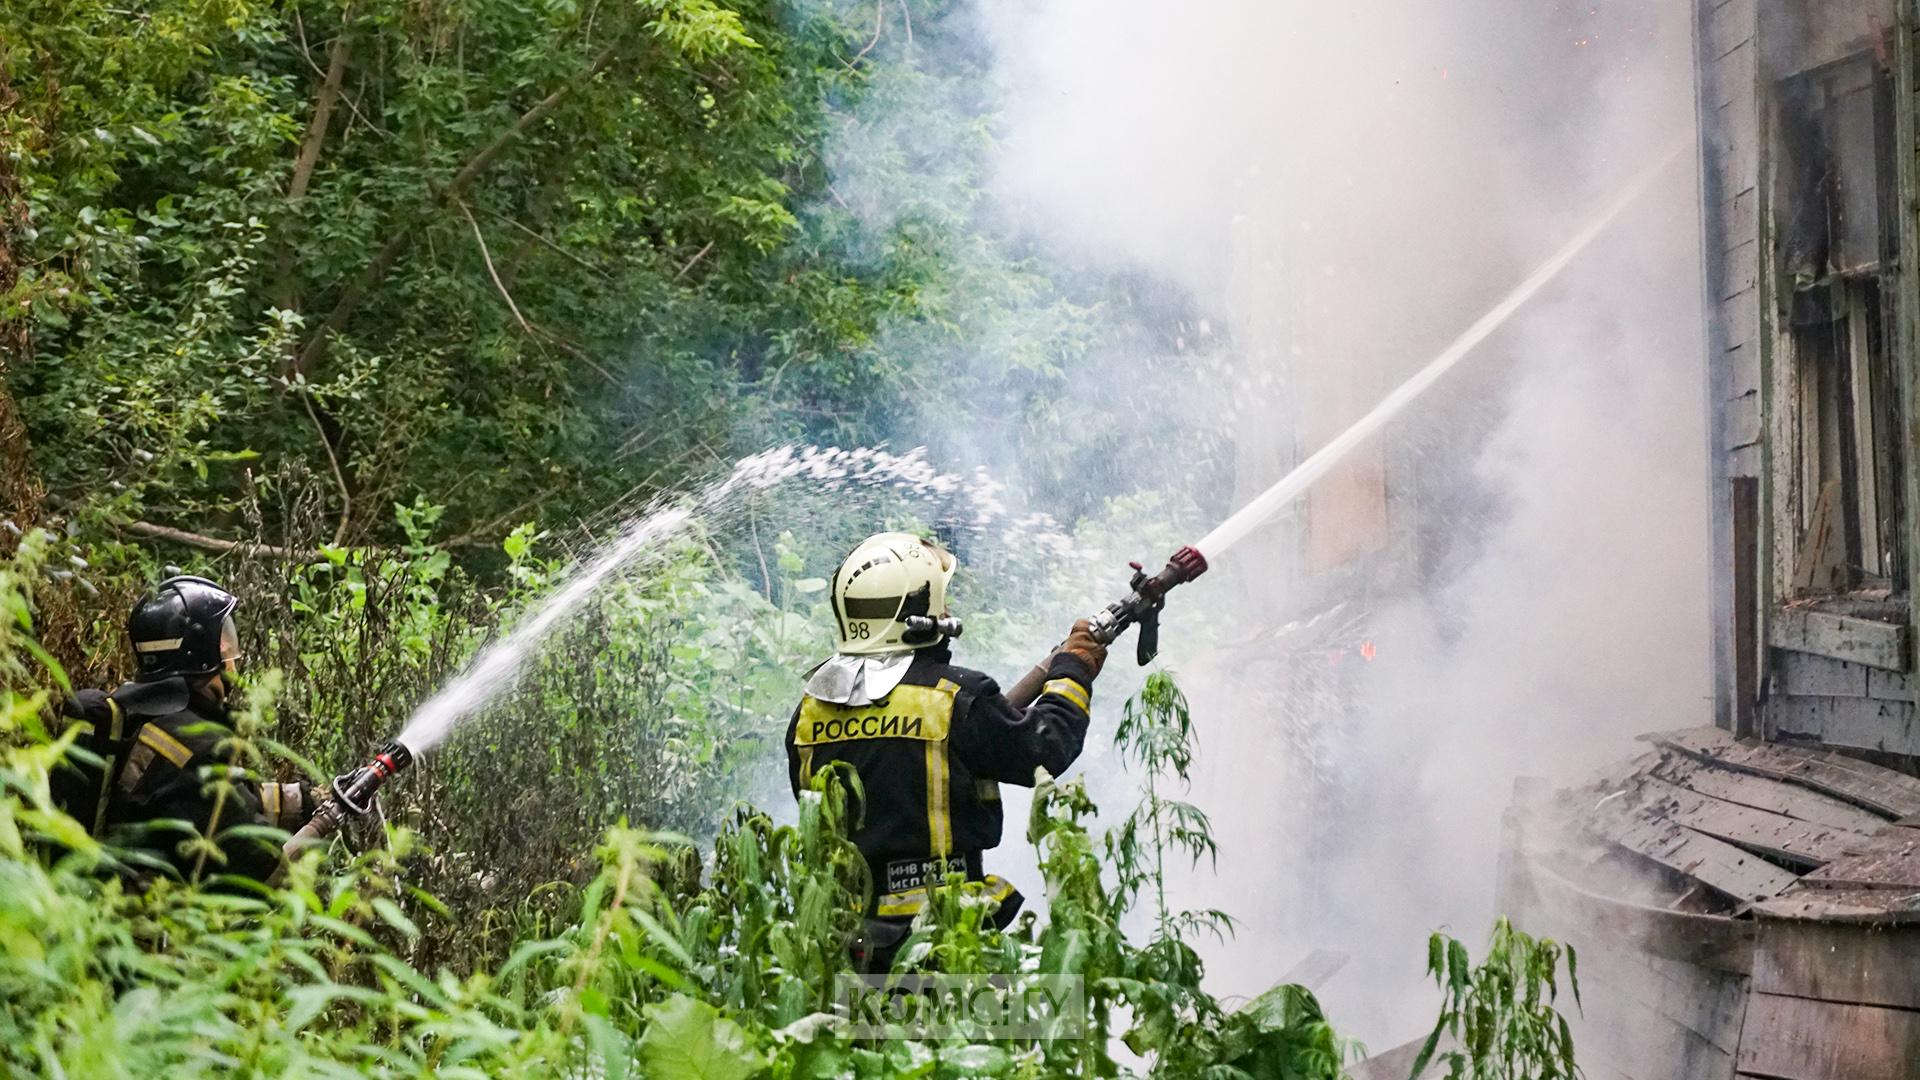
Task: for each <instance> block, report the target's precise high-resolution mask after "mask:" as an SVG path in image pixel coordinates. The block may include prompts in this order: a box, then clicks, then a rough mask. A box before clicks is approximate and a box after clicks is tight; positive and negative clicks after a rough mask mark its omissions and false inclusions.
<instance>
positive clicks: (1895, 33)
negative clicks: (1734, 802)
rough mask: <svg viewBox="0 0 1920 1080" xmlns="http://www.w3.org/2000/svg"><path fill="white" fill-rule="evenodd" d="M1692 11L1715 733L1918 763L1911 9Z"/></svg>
mask: <svg viewBox="0 0 1920 1080" xmlns="http://www.w3.org/2000/svg"><path fill="white" fill-rule="evenodd" d="M1695 12H1696V41H1695V53H1696V61H1697V66H1696V71H1697V76H1698V78H1697V84H1696V86H1697V93H1698V102H1697V104H1698V110H1699V119H1700V184H1701V198H1702V202H1703V207H1704V211H1705V212H1704V215H1703V221H1704V225H1703V227H1704V230H1705V234H1706V235H1705V237H1704V239H1705V244H1704V251H1705V260H1706V266H1705V267H1704V280H1705V287H1706V289H1707V296H1706V301H1707V303H1708V306H1709V312H1710V320H1709V328H1708V341H1707V348H1708V357H1707V361H1708V366H1707V373H1708V379H1709V391H1710V394H1709V400H1710V402H1711V406H1710V407H1711V409H1712V416H1711V422H1710V425H1709V431H1710V437H1711V439H1712V445H1711V447H1710V453H1711V455H1712V471H1711V476H1712V483H1713V503H1712V505H1713V532H1712V543H1713V545H1714V556H1713V564H1712V565H1713V603H1714V620H1715V626H1714V633H1715V649H1714V653H1715V667H1716V695H1715V722H1716V723H1717V724H1718V725H1719V726H1720V727H1722V728H1724V729H1727V730H1730V731H1733V732H1735V733H1738V734H1741V735H1756V736H1763V737H1766V738H1772V739H1780V740H1783V741H1807V742H1817V743H1821V744H1825V745H1829V746H1834V747H1840V748H1846V749H1849V750H1855V751H1870V752H1875V753H1884V754H1894V755H1903V756H1907V757H1912V758H1915V759H1916V760H1920V731H1916V730H1915V724H1914V722H1913V721H1914V710H1915V702H1914V692H1913V687H1912V682H1911V675H1912V669H1913V648H1914V643H1913V640H1912V632H1911V627H1912V626H1913V625H1914V622H1915V617H1914V612H1915V598H1914V592H1913V590H1912V589H1911V588H1910V587H1909V584H1908V578H1909V572H1908V569H1907V568H1908V567H1912V566H1915V565H1917V564H1920V560H1917V559H1916V557H1915V556H1916V553H1917V552H1920V545H1917V544H1916V542H1915V533H1914V528H1915V525H1914V517H1915V515H1914V514H1913V513H1912V512H1911V510H1910V509H1909V508H1911V507H1914V506H1916V505H1920V489H1916V487H1915V475H1914V469H1913V468H1912V467H1911V463H1912V461H1913V459H1914V457H1915V455H1914V443H1915V440H1914V438H1913V418H1914V417H1915V415H1916V411H1915V402H1916V394H1915V392H1914V379H1915V377H1916V373H1915V368H1916V365H1915V363H1914V357H1913V354H1914V343H1915V339H1916V335H1915V333H1914V330H1913V327H1914V324H1915V319H1916V314H1917V312H1916V303H1917V298H1916V296H1915V290H1914V275H1913V273H1912V271H1911V270H1910V269H1909V267H1911V266H1913V265H1914V263H1915V259H1916V258H1920V243H1916V221H1915V215H1916V203H1915V192H1916V182H1915V177H1916V174H1917V173H1920V167H1917V166H1916V152H1920V140H1916V136H1915V128H1916V121H1915V116H1916V113H1920V100H1917V99H1916V97H1915V91H1916V80H1915V78H1914V70H1913V69H1914V63H1915V56H1916V53H1917V52H1920V50H1917V49H1916V46H1915V40H1914V29H1915V28H1914V25H1913V21H1914V20H1913V12H1912V9H1911V5H1900V4H1896V3H1894V0H1698V2H1697V3H1696V6H1695ZM1863 118H1864V119H1863ZM1863 125H1864V126H1863ZM1810 130H1811V131H1813V132H1814V133H1815V134H1813V135H1809V134H1808V132H1809V131H1810ZM1863 131H1864V132H1865V134H1864V135H1863V134H1862V132H1863ZM1863 139H1865V140H1868V141H1867V144H1866V145H1867V150H1866V151H1864V152H1862V151H1861V150H1860V149H1859V148H1860V147H1861V146H1862V141H1863ZM1810 146H1811V148H1809V147H1810ZM1875 150H1877V151H1878V157H1875V156H1874V151H1875ZM1849 155H1851V156H1849ZM1863 162H1864V164H1863ZM1869 181H1870V182H1871V183H1872V184H1873V185H1874V190H1873V191H1872V192H1865V191H1863V190H1862V189H1863V188H1864V186H1865V185H1866V184H1867V183H1868V182H1869ZM1816 204H1817V205H1816ZM1816 218H1817V220H1815V219H1816ZM1810 221H1812V222H1813V225H1814V227H1813V228H1811V229H1810V228H1809V222H1810ZM1849 230H1855V231H1861V230H1871V231H1872V237H1871V238H1870V240H1872V241H1877V242H1878V250H1873V249H1872V243H1871V242H1869V243H1865V244H1863V242H1862V241H1860V240H1859V239H1857V238H1855V239H1850V238H1849V235H1848V234H1849ZM1809 236H1811V237H1812V241H1811V242H1812V243H1813V245H1814V246H1816V247H1817V249H1818V250H1817V251H1816V252H1814V253H1812V254H1809V252H1808V251H1807V250H1805V249H1806V248H1807V247H1808V246H1809V241H1808V239H1807V238H1808V237H1809ZM1823 345H1824V346H1827V347H1824V348H1823V347H1822V346H1823Z"/></svg>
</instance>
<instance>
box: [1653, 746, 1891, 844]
mask: <svg viewBox="0 0 1920 1080" xmlns="http://www.w3.org/2000/svg"><path fill="white" fill-rule="evenodd" d="M1654 775H1656V776H1658V777H1659V778H1660V779H1662V780H1665V781H1667V782H1668V783H1670V784H1677V785H1679V786H1680V787H1683V788H1686V789H1688V790H1689V791H1697V792H1699V793H1700V794H1702V795H1711V796H1712V797H1714V798H1716V799H1721V800H1724V801H1726V802H1730V803H1737V804H1739V805H1741V806H1751V807H1753V808H1754V809H1756V810H1766V811H1769V812H1771V813H1775V814H1783V815H1785V816H1787V817H1790V818H1796V819H1798V820H1800V821H1807V822H1812V823H1814V824H1816V825H1825V826H1828V827H1830V828H1835V829H1845V830H1847V831H1848V832H1857V833H1862V834H1872V833H1875V832H1878V831H1879V830H1880V829H1882V828H1884V827H1885V826H1886V824H1887V819H1886V818H1884V817H1882V816H1881V815H1879V814H1875V813H1872V812H1870V811H1867V810H1862V809H1860V808H1859V807H1857V806H1854V805H1853V804H1851V803H1846V802H1842V801H1840V800H1839V799H1836V798H1833V797H1832V796H1829V795H1822V794H1820V793H1819V792H1817V791H1812V790H1809V789H1807V788H1804V787H1801V786H1799V785H1797V784H1787V783H1781V782H1780V781H1777V780H1769V779H1767V778H1765V777H1760V776H1754V775H1752V774H1750V773H1738V772H1731V771H1727V770H1723V769H1715V768H1712V767H1710V766H1707V765H1705V764H1702V763H1701V762H1698V761H1694V760H1692V759H1690V758H1678V759H1675V760H1671V761H1667V762H1663V763H1662V764H1661V765H1660V766H1659V767H1658V768H1656V769H1655V770H1654Z"/></svg>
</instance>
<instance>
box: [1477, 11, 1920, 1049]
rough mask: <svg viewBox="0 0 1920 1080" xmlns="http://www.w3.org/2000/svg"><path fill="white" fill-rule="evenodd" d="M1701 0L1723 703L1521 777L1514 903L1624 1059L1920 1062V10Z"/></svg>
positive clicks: (1598, 1033) (1595, 1040) (1584, 1041)
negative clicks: (1919, 648)
mask: <svg viewBox="0 0 1920 1080" xmlns="http://www.w3.org/2000/svg"><path fill="white" fill-rule="evenodd" d="M1694 9H1695V14H1696V26H1695V56H1696V71H1697V79H1696V86H1697V92H1698V100H1697V106H1698V115H1699V126H1700V143H1699V148H1700V158H1699V163H1700V177H1701V196H1702V199H1703V211H1704V214H1703V228H1704V238H1703V239H1704V251H1705V260H1706V265H1705V268H1704V269H1705V273H1704V278H1705V285H1706V289H1707V294H1706V297H1705V299H1706V302H1707V305H1708V309H1709V319H1708V330H1707V334H1706V339H1705V348H1706V357H1705V361H1706V363H1705V370H1706V372H1707V376H1708V387H1709V408H1710V410H1711V420H1710V425H1709V427H1710V436H1711V442H1710V446H1709V448H1708V451H1709V454H1710V457H1711V463H1712V464H1711V474H1712V523H1713V528H1712V544H1713V551H1712V567H1713V571H1712V572H1713V583H1712V584H1713V610H1714V613H1715V615H1714V620H1713V627H1712V630H1713V633H1714V635H1715V648H1714V660H1715V695H1714V702H1713V712H1712V717H1711V720H1712V724H1711V725H1707V724H1705V723H1703V724H1702V726H1700V727H1697V728H1691V729H1687V730H1683V731H1678V732H1672V733H1667V734H1659V735H1652V736H1647V737H1646V742H1647V744H1648V750H1647V752H1646V753H1645V754H1644V755H1643V756H1641V757H1640V758H1638V759H1635V760H1633V761H1630V762H1627V763H1624V764H1622V765H1620V766H1617V767H1615V768H1613V769H1610V770H1608V771H1606V772H1604V773H1602V774H1601V775H1600V776H1598V777H1597V778H1595V779H1594V780H1593V781H1592V783H1590V784H1588V785H1586V786H1584V787H1581V788H1579V789H1577V790H1573V791H1564V792H1559V793H1552V792H1544V791H1538V790H1534V788H1533V787H1530V786H1527V785H1523V786H1522V789H1521V790H1520V791H1519V792H1517V793H1516V799H1515V803H1514V805H1513V809H1512V811H1511V812H1510V814H1509V818H1508V843H1507V845H1506V855H1505V858H1504V861H1503V865H1502V868H1501V881H1500V888H1501V903H1502V905H1503V906H1504V908H1505V909H1506V910H1507V911H1509V912H1510V913H1511V914H1512V915H1513V916H1514V917H1515V919H1516V921H1517V922H1518V923H1519V924H1520V925H1522V926H1524V927H1526V928H1528V929H1529V930H1531V931H1533V932H1536V933H1543V934H1548V935H1551V936H1556V937H1560V938H1563V939H1565V940H1567V941H1568V942H1570V943H1571V944H1573V945H1574V946H1575V947H1576V948H1577V949H1578V950H1579V953H1580V974H1581V982H1582V986H1583V990H1584V998H1585V1007H1584V1010H1582V1013H1581V1018H1580V1021H1579V1025H1578V1029H1577V1031H1576V1042H1577V1044H1578V1045H1579V1047H1580V1049H1581V1057H1582V1064H1583V1066H1584V1067H1585V1068H1586V1070H1587V1073H1588V1075H1589V1076H1592V1077H1595V1078H1596V1080H1600V1078H1607V1080H1612V1078H1624V1077H1632V1078H1635V1080H1655V1078H1661V1080H1664V1078H1689V1080H1691V1078H1696V1077H1698V1078H1713V1080H1736V1078H1747V1080H1896V1078H1907V1077H1920V779H1916V778H1915V776H1916V774H1920V727H1916V724H1915V717H1914V710H1915V694H1914V645H1913V638H1914V633H1913V628H1914V625H1915V621H1916V611H1917V610H1920V609H1917V608H1916V602H1917V601H1920V593H1916V591H1915V590H1914V589H1913V588H1912V587H1911V578H1912V574H1913V572H1914V570H1915V568H1916V567H1920V513H1916V510H1917V509H1920V488H1916V483H1917V482H1920V472H1916V470H1915V468H1914V467H1913V464H1914V459H1915V456H1916V448H1915V426H1914V425H1915V418H1916V417H1920V409H1917V408H1916V405H1917V403H1920V395H1917V394H1916V379H1920V333H1917V332H1916V331H1917V328H1920V290H1917V289H1916V277H1915V274H1916V268H1917V267H1920V157H1917V154H1920V119H1917V117H1920V108H1917V105H1920V99H1916V91H1917V90H1920V85H1917V84H1916V77H1915V69H1916V63H1917V62H1920V50H1917V48H1916V37H1915V34H1916V29H1917V28H1920V22H1917V20H1920V12H1917V11H1916V5H1915V4H1914V3H1912V2H1911V0H1901V2H1898V3H1896V2H1895V0H1695V5H1694ZM1701 719H1702V720H1703V721H1705V720H1706V719H1708V718H1707V717H1706V716H1704V715H1703V716H1702V718H1701Z"/></svg>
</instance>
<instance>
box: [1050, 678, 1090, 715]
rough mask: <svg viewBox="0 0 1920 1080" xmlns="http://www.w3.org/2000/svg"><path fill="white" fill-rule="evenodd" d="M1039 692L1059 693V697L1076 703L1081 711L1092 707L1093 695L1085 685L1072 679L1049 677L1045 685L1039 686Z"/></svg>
mask: <svg viewBox="0 0 1920 1080" xmlns="http://www.w3.org/2000/svg"><path fill="white" fill-rule="evenodd" d="M1040 692H1041V693H1043V694H1059V695H1060V696H1061V697H1063V698H1066V699H1067V700H1068V701H1071V702H1073V703H1074V704H1075V705H1078V706H1079V707H1080V711H1081V712H1089V711H1091V710H1092V708H1093V695H1091V694H1089V693H1088V692H1087V688H1086V687H1084V686H1081V685H1080V684H1079V683H1077V682H1074V681H1073V680H1072V679H1050V680H1048V682H1047V685H1046V686H1045V687H1043V688H1041V691H1040Z"/></svg>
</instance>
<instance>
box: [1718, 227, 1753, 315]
mask: <svg viewBox="0 0 1920 1080" xmlns="http://www.w3.org/2000/svg"><path fill="white" fill-rule="evenodd" d="M1759 247H1760V242H1759V241H1758V240H1750V241H1748V242H1747V243H1745V244H1742V245H1740V246H1739V247H1737V248H1734V249H1733V250H1732V251H1729V252H1727V253H1726V254H1724V255H1722V256H1721V257H1720V260H1721V264H1722V266H1721V270H1720V298H1719V299H1720V302H1721V303H1723V304H1731V303H1736V302H1738V303H1749V302H1754V300H1755V297H1756V296H1757V295H1758V294H1755V293H1754V291H1753V290H1754V288H1755V287H1756V286H1757V285H1758V284H1759V277H1760V265H1759V263H1758V262H1756V261H1755V260H1754V254H1753V253H1754V252H1755V251H1757V250H1759Z"/></svg>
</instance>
